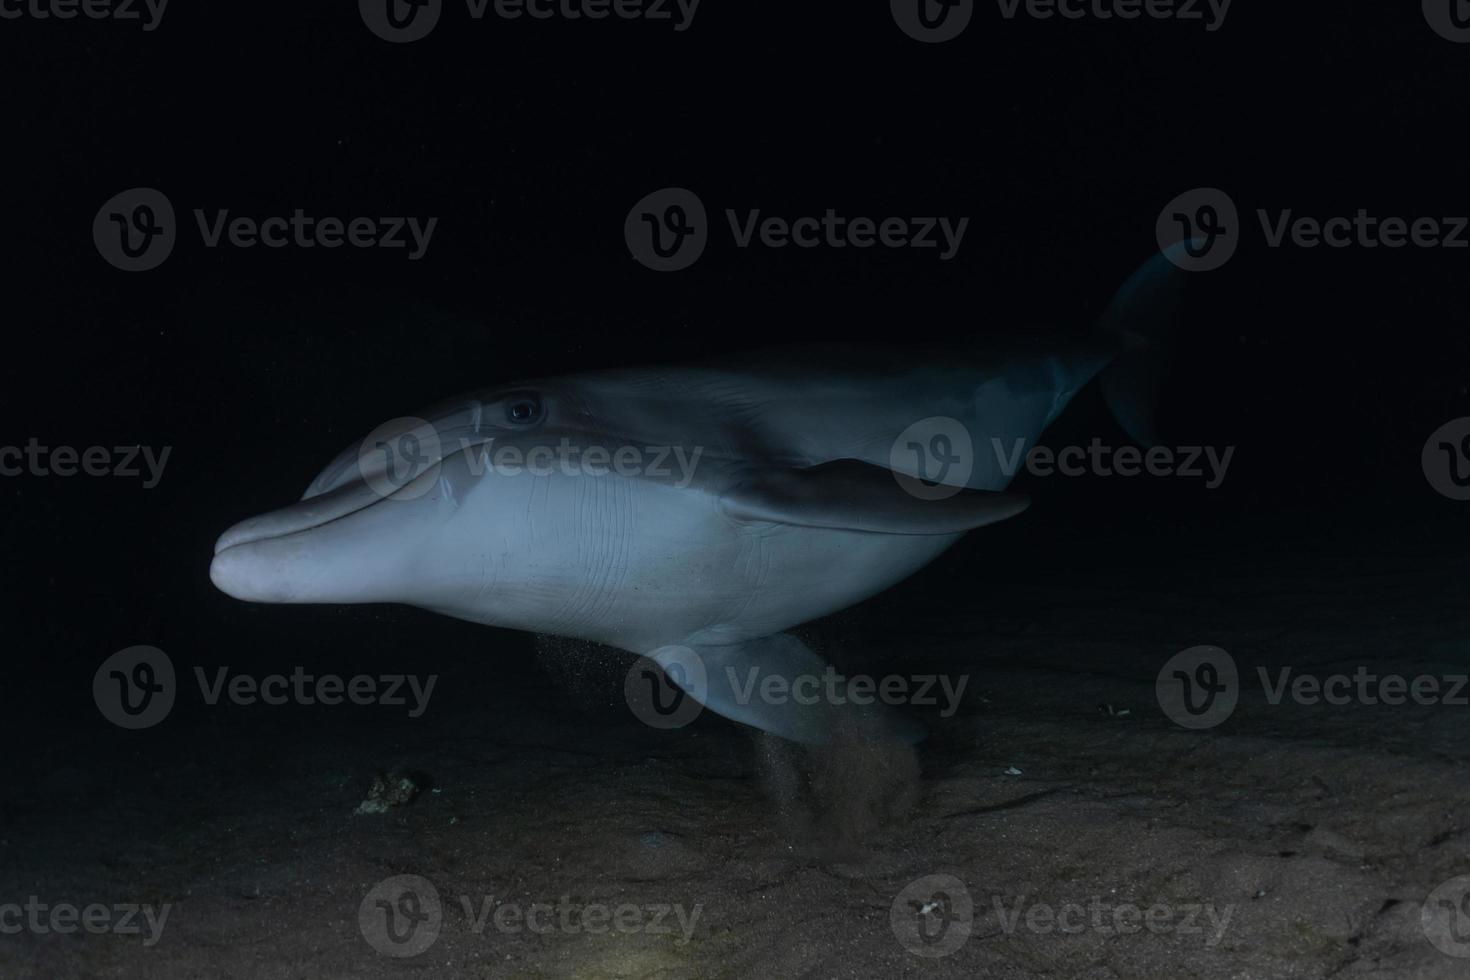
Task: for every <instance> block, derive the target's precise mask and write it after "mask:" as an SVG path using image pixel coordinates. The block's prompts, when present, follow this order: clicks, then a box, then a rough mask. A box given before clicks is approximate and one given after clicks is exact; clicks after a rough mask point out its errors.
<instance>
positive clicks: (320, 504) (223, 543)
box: [214, 480, 388, 555]
mask: <svg viewBox="0 0 1470 980" xmlns="http://www.w3.org/2000/svg"><path fill="white" fill-rule="evenodd" d="M386 499H388V498H387V497H386V496H384V495H383V494H382V493H380V492H378V491H377V490H375V489H374V488H373V487H371V486H369V485H368V483H367V482H366V481H365V480H360V481H354V482H352V483H346V484H343V485H342V486H340V487H337V488H336V489H334V490H329V491H327V492H326V493H323V494H318V495H317V496H315V497H307V498H306V499H304V500H298V501H297V502H296V503H294V504H288V505H287V506H285V507H282V508H280V509H278V510H272V511H268V512H266V513H264V514H260V515H257V516H255V517H247V518H246V519H245V520H243V521H240V522H239V523H238V524H235V525H233V526H231V527H230V528H228V529H226V531H225V532H224V533H223V534H221V535H220V536H219V539H218V540H217V541H215V543H214V553H215V554H216V555H219V554H221V553H223V552H225V551H228V550H229V549H231V548H238V547H241V546H243V545H248V544H255V543H257V542H260V541H269V540H272V539H274V538H284V537H286V536H287V535H291V534H299V533H301V532H302V531H311V530H315V529H316V528H319V527H323V526H325V525H327V524H331V523H332V522H333V521H338V520H341V519H342V518H344V517H350V516H351V515H353V514H356V513H359V512H361V511H364V510H366V509H367V508H369V507H371V506H372V505H373V504H375V503H378V502H379V501H381V500H386Z"/></svg>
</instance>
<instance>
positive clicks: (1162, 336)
mask: <svg viewBox="0 0 1470 980" xmlns="http://www.w3.org/2000/svg"><path fill="white" fill-rule="evenodd" d="M1189 244H1190V243H1188V242H1180V243H1178V244H1176V245H1173V246H1170V247H1169V248H1168V249H1167V250H1165V251H1163V252H1160V253H1159V254H1157V255H1154V256H1152V257H1150V258H1149V259H1148V260H1147V261H1145V262H1144V263H1143V264H1142V265H1140V266H1139V267H1138V268H1137V269H1136V270H1135V271H1134V272H1133V274H1132V275H1131V276H1129V277H1128V278H1127V279H1126V280H1125V281H1124V282H1123V285H1122V286H1120V287H1118V291H1117V292H1116V293H1114V294H1113V298H1112V301H1111V302H1109V303H1108V308H1107V309H1106V310H1105V311H1104V312H1103V315H1102V316H1101V317H1100V318H1099V319H1098V321H1097V332H1098V333H1100V334H1101V335H1103V336H1104V337H1105V338H1106V339H1107V341H1108V343H1110V344H1111V345H1112V346H1113V348H1114V349H1115V350H1116V351H1117V353H1116V354H1114V356H1113V358H1112V360H1111V361H1110V362H1109V363H1108V365H1107V366H1106V367H1105V368H1103V370H1102V372H1101V374H1100V375H1099V378H1098V380H1099V383H1100V385H1101V387H1102V394H1103V400H1104V401H1105V402H1106V403H1107V406H1108V410H1109V411H1111V412H1112V413H1113V417H1114V418H1115V419H1117V420H1118V424H1119V425H1121V426H1122V427H1123V429H1124V431H1126V432H1127V433H1128V435H1129V436H1130V437H1132V438H1133V439H1134V440H1135V441H1136V442H1139V443H1141V444H1143V445H1145V446H1152V445H1154V444H1155V443H1157V441H1158V430H1157V428H1156V426H1155V422H1154V410H1155V406H1156V405H1157V404H1158V399H1159V392H1160V391H1161V390H1162V388H1163V382H1164V375H1165V373H1166V369H1167V362H1168V347H1169V340H1170V337H1171V335H1172V333H1173V326H1174V322H1175V320H1176V318H1177V316H1178V311H1179V305H1180V300H1181V298H1182V297H1183V293H1184V276H1185V273H1184V270H1183V269H1181V268H1180V267H1179V266H1178V265H1176V264H1175V263H1174V261H1173V259H1172V258H1171V255H1173V254H1174V253H1176V252H1182V251H1183V250H1184V249H1185V248H1186V246H1187V245H1189Z"/></svg>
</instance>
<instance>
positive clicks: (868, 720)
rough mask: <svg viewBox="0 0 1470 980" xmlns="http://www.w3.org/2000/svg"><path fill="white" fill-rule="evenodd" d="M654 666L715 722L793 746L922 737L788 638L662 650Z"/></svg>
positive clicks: (783, 635)
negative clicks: (845, 738)
mask: <svg viewBox="0 0 1470 980" xmlns="http://www.w3.org/2000/svg"><path fill="white" fill-rule="evenodd" d="M652 659H653V660H654V661H655V662H657V663H658V665H659V666H660V667H661V668H662V669H663V670H664V674H665V676H666V677H667V678H668V679H669V681H670V682H671V683H673V684H675V685H677V686H678V687H679V688H680V689H681V690H683V691H684V693H685V694H686V695H688V696H689V697H691V698H693V699H694V700H695V701H698V702H699V703H700V704H702V705H704V707H706V708H708V709H709V710H711V711H713V712H715V713H716V714H720V715H724V716H725V717H726V718H729V719H730V720H732V721H738V722H740V723H741V724H743V725H749V726H751V727H752V728H759V729H760V730H761V731H763V732H769V733H770V734H772V735H777V736H780V737H781V738H785V739H790V740H791V741H793V742H801V743H803V744H806V745H823V744H826V743H828V742H831V741H832V740H833V739H834V738H836V737H837V736H839V735H858V736H862V737H867V738H886V739H897V740H900V741H904V742H908V743H910V744H912V743H914V742H918V741H919V740H921V739H922V738H923V737H924V736H925V735H926V734H927V731H926V730H925V729H924V726H923V725H921V724H919V723H918V722H917V721H914V720H913V719H911V718H909V717H908V716H907V715H904V714H901V713H900V712H898V711H895V710H893V709H892V708H889V707H887V706H885V705H882V704H880V703H878V702H877V699H876V698H875V697H874V696H873V695H872V693H871V692H868V693H867V694H866V695H864V694H862V693H861V692H855V691H850V690H849V682H848V679H847V678H845V677H843V676H842V675H840V674H838V673H836V671H834V669H833V668H832V667H831V666H830V665H829V664H828V663H827V662H826V661H824V660H823V659H822V658H821V657H819V656H817V655H816V654H815V653H813V652H812V651H811V650H810V649H809V648H808V647H807V645H806V644H805V643H803V642H801V640H799V639H797V638H796V637H794V636H792V635H791V634H790V633H777V634H776V635H774V636H766V637H761V638H760V639H756V640H747V641H745V642H743V643H733V644H721V645H713V644H709V645H699V646H694V647H689V646H673V647H664V648H663V649H662V650H660V651H658V652H656V653H654V654H653V655H652Z"/></svg>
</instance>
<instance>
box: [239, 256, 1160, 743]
mask: <svg viewBox="0 0 1470 980" xmlns="http://www.w3.org/2000/svg"><path fill="white" fill-rule="evenodd" d="M1177 286H1178V270H1177V269H1176V268H1175V267H1174V266H1173V265H1172V264H1171V263H1170V262H1169V261H1168V259H1167V258H1166V257H1165V256H1163V255H1160V256H1155V257H1154V258H1153V259H1151V260H1150V261H1149V262H1147V263H1145V264H1144V265H1143V266H1142V267H1141V268H1140V269H1139V270H1138V271H1137V272H1136V273H1134V275H1133V276H1132V278H1130V279H1129V280H1128V281H1127V282H1126V283H1125V284H1124V286H1123V287H1122V288H1121V289H1120V290H1119V292H1118V294H1117V295H1116V296H1115V297H1114V300H1113V303H1112V305H1111V306H1110V307H1109V309H1108V312H1107V313H1106V314H1105V315H1104V317H1103V320H1102V322H1101V329H1099V330H1098V331H1097V332H1096V335H1095V336H1094V337H1093V338H1091V339H1090V340H1089V341H1087V342H1085V343H1081V344H1078V345H1076V346H1074V347H1072V348H1069V349H1065V350H1063V349H1058V348H1052V349H1040V350H1038V349H1035V348H1034V347H1032V348H1031V349H1025V348H1022V349H1015V348H1006V349H1003V350H994V351H990V352H988V353H987V352H985V351H980V352H975V353H971V354H967V355H963V356H958V355H954V354H953V353H950V354H949V355H947V356H943V357H939V356H934V357H930V356H924V355H920V354H917V353H914V352H902V351H888V352H882V353H878V354H869V355H861V354H854V353H852V352H841V351H835V350H823V351H817V350H810V349H808V350H805V351H802V352H800V356H798V357H789V356H784V355H783V356H782V357H773V356H771V355H765V356H761V357H747V358H745V359H743V360H739V361H735V362H724V363H721V364H719V365H704V366H693V367H684V368H649V369H617V370H609V371H604V372H597V373H591V374H586V375H577V376H568V377H553V378H549V379H545V380H539V381H528V382H524V383H520V384H515V385H509V386H504V387H497V388H491V389H486V390H481V391H476V392H473V393H471V394H468V395H465V396H462V397H460V398H456V399H453V400H450V401H448V402H445V403H443V404H441V405H439V406H437V407H435V408H433V409H430V410H428V411H425V412H424V413H423V415H422V416H421V417H415V418H406V419H398V420H395V421H394V422H391V423H388V424H386V425H385V426H382V427H380V428H379V429H378V430H376V431H375V432H374V433H373V434H371V435H370V436H369V437H368V438H367V439H365V440H363V442H362V443H360V444H358V445H355V446H352V447H349V448H348V449H347V450H346V451H344V452H343V453H342V454H341V455H340V456H339V457H338V458H337V459H336V460H334V461H333V462H332V463H331V464H330V465H328V466H327V467H326V469H324V470H323V471H322V472H321V473H320V474H318V476H317V477H316V479H315V480H313V481H312V483H311V485H310V486H309V487H308V488H307V490H306V494H305V496H304V497H303V498H302V499H301V500H300V501H299V502H298V503H295V504H292V505H290V506H287V507H284V508H282V509H280V510H275V511H271V512H269V513H266V514H263V515H261V516H259V517H253V518H250V519H248V520H245V521H242V522H240V523H239V524H236V525H234V526H233V527H231V528H230V529H229V530H227V531H225V533H224V534H223V535H221V536H220V538H219V541H218V543H217V545H216V547H215V556H214V561H213V563H212V565H211V567H210V577H211V578H212V579H213V581H214V583H215V585H216V586H218V587H219V588H220V589H222V590H223V591H225V592H227V593H229V594H230V595H232V596H235V597H236V598H239V599H246V600H250V601H254V602H293V603H359V602H401V603H408V604H410V605H415V606H420V607H422V608H425V609H429V610H433V611H435V612H440V613H443V614H445V615H449V616H455V617H458V618H460V619H466V620H472V621H474V622H479V623H487V624H491V625H495V626H503V627H509V628H512V629H518V630H526V631H532V632H537V633H547V634H554V635H560V636H568V637H575V638H580V639H587V640H593V641H597V642H600V643H604V644H609V645H611V646H614V647H619V648H621V649H623V650H627V651H630V652H632V653H635V654H642V655H647V656H650V657H652V658H653V660H654V661H655V662H657V663H659V664H660V665H661V666H663V667H664V668H665V669H666V671H667V674H668V676H669V677H670V679H671V680H673V681H674V683H676V684H679V685H680V686H681V687H682V688H683V689H684V690H685V691H686V692H687V693H688V694H689V695H690V696H691V697H693V698H694V699H695V700H696V701H698V702H699V703H701V704H703V705H704V706H706V707H708V708H710V709H712V710H714V711H716V712H718V713H719V714H722V715H725V716H726V717H729V718H732V719H735V720H736V721H740V722H743V723H745V724H748V725H753V726H755V727H757V728H760V729H763V730H765V731H768V732H771V733H774V734H776V735H780V736H783V737H786V738H790V739H794V740H797V741H802V742H807V743H817V742H822V741H825V740H827V739H828V738H829V737H830V735H831V733H832V731H833V728H834V724H836V717H837V716H835V715H834V712H833V709H832V705H831V704H814V703H812V702H813V700H814V699H812V698H800V697H795V696H791V697H783V698H772V697H765V696H763V695H762V693H761V692H762V691H763V690H764V689H763V688H762V686H761V685H760V684H759V683H756V684H754V685H753V684H751V683H749V679H750V678H752V677H757V679H758V680H760V679H763V678H759V677H758V676H757V675H760V674H764V675H767V676H775V677H780V678H784V679H785V680H786V681H787V682H788V683H789V682H791V681H793V679H796V678H800V677H809V676H818V677H820V676H822V675H824V674H825V673H826V671H827V666H826V664H825V662H824V661H823V660H821V659H820V658H818V657H817V656H816V654H814V653H812V652H811V650H810V649H808V648H807V647H806V646H805V645H804V644H803V643H802V642H801V641H799V640H798V639H796V638H795V637H794V636H792V635H791V634H789V633H786V632H784V631H786V630H789V629H791V628H793V627H795V626H798V625H800V624H802V623H805V622H807V621H809V620H812V619H816V618H818V617H821V616H824V615H827V614H829V613H833V612H835V611H837V610H840V609H843V608H844V607H847V606H850V605H852V604H854V603H856V602H860V601H861V600H863V599H865V598H867V597H869V596H871V595H874V594H875V593H877V592H880V591H882V590H883V589H886V588H888V587H889V586H891V585H893V584H894V583H896V582H898V581H900V580H902V579H904V578H906V577H907V576H909V575H912V574H913V573H914V572H916V571H918V570H919V569H920V568H922V567H923V566H924V565H926V564H927V563H929V562H930V561H932V560H933V559H934V558H935V557H936V556H938V555H939V554H940V553H941V552H943V551H944V550H945V549H947V548H948V547H949V546H950V545H952V544H954V543H955V542H956V541H957V540H959V538H960V537H961V536H962V535H963V534H964V533H965V532H966V531H969V530H972V529H974V528H977V527H981V526H983V525H986V524H990V523H992V522H995V521H1000V520H1003V519H1005V518H1007V517H1010V516H1012V515H1014V514H1017V513H1018V512H1020V511H1021V510H1022V509H1024V507H1025V506H1026V500H1025V499H1024V498H1022V497H1019V496H1016V495H1012V494H1008V493H1006V492H1004V491H1005V489H1006V486H1007V484H1008V483H1009V482H1010V479H1011V475H1012V473H1013V472H1014V466H1010V467H1007V466H1005V465H1004V464H1005V462H1006V456H1007V455H1008V454H1009V448H1010V447H1014V446H1016V445H1024V446H1025V447H1026V448H1027V449H1029V448H1030V447H1032V446H1034V445H1035V444H1036V441H1037V439H1038V438H1039V437H1040V435H1041V433H1042V431H1043V430H1044V429H1045V428H1046V426H1047V425H1048V424H1049V423H1050V422H1051V421H1052V420H1053V419H1054V418H1056V417H1057V415H1058V414H1059V413H1060V412H1061V411H1062V409H1063V408H1064V407H1065V406H1066V405H1067V403H1068V401H1069V400H1070V399H1071V397H1072V396H1073V395H1074V394H1075V393H1076V391H1077V390H1078V389H1079V388H1081V387H1082V385H1084V384H1085V383H1087V382H1088V381H1089V380H1090V379H1091V378H1092V377H1094V376H1096V375H1099V374H1100V375H1101V380H1102V385H1103V392H1104V396H1105V398H1106V399H1107V401H1108V403H1109V405H1110V406H1111V407H1112V409H1113V411H1114V414H1115V415H1116V416H1117V417H1118V419H1119V421H1120V422H1121V423H1122V424H1123V426H1124V428H1126V429H1127V430H1128V431H1129V432H1130V433H1131V434H1132V435H1133V436H1134V438H1137V439H1139V440H1140V441H1149V440H1151V433H1150V431H1149V430H1150V421H1151V411H1150V407H1149V406H1150V403H1151V397H1152V392H1151V391H1150V388H1151V387H1152V385H1153V382H1154V381H1155V379H1156V375H1157V372H1156V367H1157V362H1158V358H1157V357H1156V350H1155V348H1154V347H1153V346H1152V345H1151V343H1150V339H1151V338H1152V337H1153V336H1154V335H1156V334H1157V333H1158V332H1159V330H1160V325H1161V324H1162V323H1163V322H1164V321H1165V320H1166V319H1167V317H1168V314H1169V312H1170V310H1169V309H1168V308H1169V307H1171V306H1172V300H1173V299H1174V298H1175V294H1176V292H1177ZM1018 440H1019V442H1018ZM999 446H1004V447H1007V453H996V452H994V451H993V450H992V447H999ZM1011 458H1012V459H1014V457H1013V456H1012V457H1011ZM675 667H677V668H678V669H674V668H675ZM790 690H792V691H793V692H794V691H796V690H799V687H792V688H790ZM815 700H816V701H821V700H822V699H820V698H817V699H815ZM885 717H888V716H885ZM889 720H890V721H891V720H893V719H892V718H890V719H889Z"/></svg>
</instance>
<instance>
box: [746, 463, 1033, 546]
mask: <svg viewBox="0 0 1470 980" xmlns="http://www.w3.org/2000/svg"><path fill="white" fill-rule="evenodd" d="M905 482H906V483H907V484H908V486H905ZM1029 502H1030V501H1029V499H1028V498H1026V497H1024V496H1022V495H1020V494H1012V493H994V492H992V491H989V490H971V489H968V488H965V487H930V486H929V485H927V484H922V483H920V482H919V481H918V480H916V479H915V478H913V477H909V476H900V475H899V474H896V473H894V471H892V470H889V469H885V468H883V467H881V466H874V465H872V464H871V463H865V462H863V461H861V460H856V459H839V460H834V461H832V462H830V463H822V464H820V465H818V466H809V467H805V468H801V469H794V468H789V467H771V468H764V469H754V470H749V471H747V472H746V473H745V474H744V475H743V478H742V479H740V480H737V481H736V482H735V484H734V485H732V486H731V487H730V488H729V489H728V490H726V491H725V493H724V494H723V495H722V496H721V498H720V507H721V509H722V510H723V511H724V513H725V514H726V515H728V516H730V517H732V518H734V519H735V520H738V521H769V522H772V523H776V524H791V525H795V526H798V527H825V528H833V529H837V530H845V531H871V532H876V533H880V534H958V533H960V532H962V531H969V530H971V529H973V528H977V527H983V526H984V525H986V524H994V523H995V522H997V521H1003V520H1005V519H1006V518H1007V517H1014V516H1015V515H1016V514H1019V513H1020V512H1021V511H1023V510H1025V509H1026V505H1027V504H1028V503H1029Z"/></svg>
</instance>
